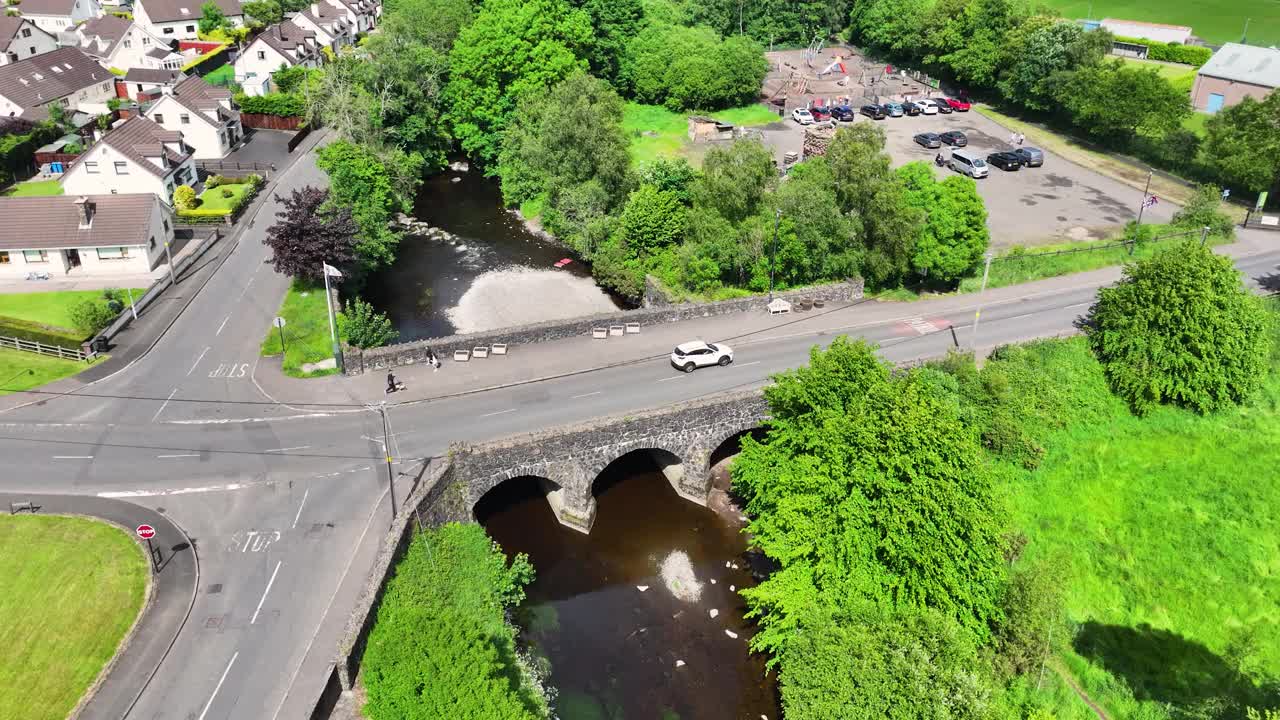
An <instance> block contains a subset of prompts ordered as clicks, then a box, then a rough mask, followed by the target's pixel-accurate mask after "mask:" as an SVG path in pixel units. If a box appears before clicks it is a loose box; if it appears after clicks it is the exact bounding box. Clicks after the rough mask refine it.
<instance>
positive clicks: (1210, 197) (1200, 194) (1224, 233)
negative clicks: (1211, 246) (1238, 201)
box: [1173, 185, 1236, 238]
mask: <svg viewBox="0 0 1280 720" xmlns="http://www.w3.org/2000/svg"><path fill="white" fill-rule="evenodd" d="M1173 224H1174V225H1177V226H1178V227H1182V228H1187V229H1189V230H1199V229H1200V228H1206V227H1207V228H1209V234H1210V235H1213V236H1214V237H1227V238H1229V237H1233V236H1234V235H1235V233H1236V230H1235V223H1233V222H1232V221H1231V218H1230V217H1228V216H1227V214H1226V213H1224V212H1222V190H1220V189H1219V188H1218V187H1217V186H1215V185H1198V186H1196V191H1195V194H1193V195H1192V196H1191V198H1190V199H1189V200H1187V202H1186V204H1185V205H1183V206H1182V209H1181V210H1179V211H1178V212H1176V213H1174V215H1173Z"/></svg>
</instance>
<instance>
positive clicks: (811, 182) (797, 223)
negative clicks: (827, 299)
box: [761, 157, 862, 287]
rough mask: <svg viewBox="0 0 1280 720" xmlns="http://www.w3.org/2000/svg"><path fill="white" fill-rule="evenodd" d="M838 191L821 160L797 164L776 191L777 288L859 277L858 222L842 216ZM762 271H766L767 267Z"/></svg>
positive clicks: (775, 260) (775, 262)
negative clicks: (778, 214)
mask: <svg viewBox="0 0 1280 720" xmlns="http://www.w3.org/2000/svg"><path fill="white" fill-rule="evenodd" d="M835 187H836V184H835V178H834V176H833V175H832V173H831V166H830V165H828V164H827V162H826V160H825V159H823V158H821V157H817V158H810V159H808V160H805V161H804V162H802V163H799V164H797V165H795V166H793V167H792V168H791V170H790V171H789V172H788V173H787V181H786V182H784V183H781V184H780V185H779V186H778V189H777V191H776V192H774V194H773V198H772V199H773V203H774V206H775V209H776V210H781V211H782V219H781V222H780V223H779V229H778V247H777V248H776V253H775V254H776V257H775V258H774V266H775V267H774V275H775V279H776V283H777V285H778V286H780V287H787V286H791V287H796V286H801V285H807V284H810V283H813V282H817V281H819V280H837V279H838V280H843V279H845V278H849V277H853V276H855V275H857V274H858V271H859V269H860V267H861V262H862V243H861V242H859V240H858V236H857V232H856V224H855V223H854V222H853V220H852V219H851V218H849V217H848V216H847V215H845V214H844V213H841V212H840V206H839V202H838V201H837V200H836V190H835ZM761 270H762V271H767V263H766V267H764V268H761ZM762 274H763V273H762ZM764 277H767V276H764ZM762 279H763V278H762Z"/></svg>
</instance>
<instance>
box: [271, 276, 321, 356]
mask: <svg viewBox="0 0 1280 720" xmlns="http://www.w3.org/2000/svg"><path fill="white" fill-rule="evenodd" d="M279 316H280V317H282V318H284V319H285V327H284V343H285V354H284V363H283V367H284V372H285V374H286V375H291V376H293V377H315V376H319V375H333V374H335V373H337V370H336V369H335V370H320V371H317V372H314V373H310V374H308V373H304V372H303V370H302V365H303V364H304V363H317V362H320V361H322V360H328V359H329V358H331V357H333V348H332V342H331V340H330V336H329V316H328V309H327V308H326V306H325V301H324V286H323V285H321V286H320V287H319V288H315V287H311V286H309V285H305V284H302V283H299V282H298V281H296V280H295V281H294V283H293V284H292V285H291V286H290V287H289V292H287V293H286V294H285V296H284V302H283V303H281V304H280V313H279ZM279 354H280V331H279V330H278V329H276V328H275V327H272V328H271V329H270V331H269V332H268V333H267V335H266V337H265V338H263V340H262V356H263V357H272V356H275V355H279Z"/></svg>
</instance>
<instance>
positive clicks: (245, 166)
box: [196, 160, 275, 179]
mask: <svg viewBox="0 0 1280 720" xmlns="http://www.w3.org/2000/svg"><path fill="white" fill-rule="evenodd" d="M196 169H198V170H204V171H205V172H208V173H209V174H211V175H225V174H227V173H257V174H259V175H261V176H262V177H263V178H264V179H265V178H267V177H269V176H270V173H271V171H272V170H275V166H274V165H272V164H270V163H258V162H234V161H232V162H228V161H226V160H196Z"/></svg>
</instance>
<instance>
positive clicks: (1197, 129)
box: [1182, 112, 1209, 138]
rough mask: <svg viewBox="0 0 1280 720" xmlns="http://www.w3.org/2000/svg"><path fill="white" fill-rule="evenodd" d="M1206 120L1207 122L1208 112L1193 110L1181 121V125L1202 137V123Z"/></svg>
mask: <svg viewBox="0 0 1280 720" xmlns="http://www.w3.org/2000/svg"><path fill="white" fill-rule="evenodd" d="M1207 122H1209V115H1208V113H1198V112H1193V113H1191V115H1190V116H1189V117H1188V118H1187V119H1186V120H1183V121H1182V127H1183V128H1185V129H1187V130H1190V131H1191V132H1193V133H1195V134H1197V135H1199V136H1200V137H1201V138H1203V137H1204V124H1205V123H1207Z"/></svg>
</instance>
